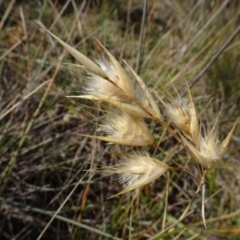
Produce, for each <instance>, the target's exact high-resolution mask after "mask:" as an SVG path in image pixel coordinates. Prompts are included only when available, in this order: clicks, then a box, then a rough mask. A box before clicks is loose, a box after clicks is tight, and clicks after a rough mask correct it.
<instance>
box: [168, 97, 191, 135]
mask: <svg viewBox="0 0 240 240" xmlns="http://www.w3.org/2000/svg"><path fill="white" fill-rule="evenodd" d="M165 115H166V117H167V119H168V121H170V122H171V123H172V124H173V125H174V126H175V127H176V128H178V129H179V130H181V131H183V132H185V133H187V134H190V132H189V131H190V115H189V104H188V100H187V99H178V100H176V101H175V102H172V103H171V104H170V103H169V104H166V108H165Z"/></svg>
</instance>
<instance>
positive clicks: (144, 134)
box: [98, 111, 153, 146]
mask: <svg viewBox="0 0 240 240" xmlns="http://www.w3.org/2000/svg"><path fill="white" fill-rule="evenodd" d="M100 129H101V130H102V131H103V132H104V133H106V135H107V136H106V137H105V136H103V137H98V138H99V139H101V140H104V141H107V142H110V143H117V144H123V145H131V146H146V145H150V144H152V143H153V136H152V134H151V132H150V131H149V129H148V127H147V125H146V123H145V122H144V120H143V118H141V117H138V116H134V115H131V114H128V113H126V112H123V111H114V112H112V113H109V114H107V115H106V116H105V120H104V121H103V124H102V125H101V127H100Z"/></svg>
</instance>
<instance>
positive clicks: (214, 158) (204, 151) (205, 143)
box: [181, 120, 238, 169]
mask: <svg viewBox="0 0 240 240" xmlns="http://www.w3.org/2000/svg"><path fill="white" fill-rule="evenodd" d="M237 122H238V120H237V121H236V122H235V124H234V125H233V127H232V129H231V130H230V132H229V134H228V136H227V137H226V138H225V139H224V140H223V141H222V142H221V141H220V140H219V136H218V132H217V130H216V129H215V128H214V129H212V130H207V131H205V133H204V135H203V136H202V137H200V139H199V145H198V146H199V148H196V147H195V146H194V145H193V144H192V143H190V142H189V140H187V139H186V138H185V137H183V136H181V138H182V140H183V143H184V144H185V146H186V148H187V150H188V151H189V153H190V154H191V155H192V157H193V159H194V160H195V161H196V162H197V163H198V164H200V165H202V166H203V167H204V168H205V169H210V168H212V167H213V166H214V165H215V164H216V163H217V162H219V161H220V160H221V158H222V156H223V154H224V153H225V151H226V148H227V146H228V144H229V142H230V139H231V137H232V134H233V132H234V129H235V127H236V125H237Z"/></svg>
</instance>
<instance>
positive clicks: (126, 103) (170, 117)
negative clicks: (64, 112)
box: [46, 30, 238, 224]
mask: <svg viewBox="0 0 240 240" xmlns="http://www.w3.org/2000/svg"><path fill="white" fill-rule="evenodd" d="M46 31H47V32H48V33H49V34H51V36H52V37H54V38H55V39H56V40H57V41H58V42H59V43H60V44H61V45H62V46H63V47H64V48H65V49H66V50H67V51H68V52H69V53H70V54H71V55H72V56H73V57H75V58H76V60H77V61H78V62H79V63H80V64H81V65H80V67H81V68H83V69H84V70H85V71H86V72H87V74H88V75H89V77H87V78H86V80H85V87H84V88H83V92H84V94H83V95H79V96H71V97H77V98H85V99H90V100H93V101H100V102H102V101H103V102H106V103H108V105H109V106H110V109H109V110H108V111H109V113H108V114H105V116H104V120H103V121H102V125H101V126H100V129H101V130H102V132H103V133H104V135H103V136H99V135H97V136H95V135H94V136H90V135H87V136H89V137H91V138H94V139H99V140H103V141H106V142H108V143H110V144H119V145H126V146H134V147H139V148H142V147H145V149H144V150H141V151H139V153H138V154H129V153H124V152H122V153H121V155H123V157H122V160H121V161H120V162H119V164H117V165H115V166H109V167H107V168H105V171H106V172H108V173H116V174H118V175H120V177H119V180H120V182H121V183H122V184H123V185H124V189H123V190H122V191H121V192H120V193H118V194H116V195H119V194H123V193H126V192H129V191H131V190H136V189H139V188H141V187H142V186H144V185H146V184H148V183H150V182H152V181H154V180H155V179H157V178H158V177H160V176H162V175H163V174H165V173H166V172H167V171H169V170H170V169H174V168H173V167H170V166H169V165H168V164H166V163H163V162H161V161H159V160H157V159H154V156H153V157H150V156H149V153H148V152H147V150H146V146H149V145H150V146H152V147H153V148H155V154H156V152H157V151H158V146H156V144H155V143H154V142H155V141H154V138H153V135H152V133H151V131H150V129H149V127H148V125H147V124H146V122H145V120H144V119H145V118H150V119H152V120H153V121H155V122H157V123H158V124H160V125H162V126H163V127H164V128H165V129H166V130H168V131H170V133H171V134H172V135H173V136H174V137H175V138H176V140H177V141H178V142H179V143H180V144H182V145H183V146H184V147H185V149H186V150H187V151H188V152H189V154H190V155H191V157H192V159H193V160H194V161H195V163H196V164H197V166H198V169H199V172H200V175H201V179H199V187H198V190H197V192H196V193H198V192H199V191H200V189H202V188H203V193H204V186H205V176H206V173H207V171H208V170H209V169H211V168H213V167H214V166H215V165H216V163H218V162H220V160H221V159H222V157H223V154H224V153H225V151H226V149H227V147H228V145H229V142H230V139H231V137H232V135H233V132H234V129H235V127H236V125H237V122H238V120H237V121H236V122H235V124H234V125H233V127H232V129H231V130H230V131H229V133H228V135H227V137H226V138H225V139H224V140H222V141H220V139H219V134H218V130H217V129H216V124H215V125H214V127H213V128H212V129H211V130H209V129H208V128H207V130H202V129H205V127H204V125H203V123H202V122H201V117H200V114H199V113H198V112H197V109H196V106H195V104H194V101H193V98H192V95H191V92H190V89H189V88H188V86H187V85H186V88H187V93H188V98H185V97H181V96H179V95H178V96H177V98H173V97H169V98H167V99H164V98H163V97H162V96H161V95H160V96H159V95H158V99H160V101H159V102H157V101H156V100H155V99H154V97H153V96H152V94H151V92H150V90H149V89H148V87H147V86H146V84H145V83H144V81H143V80H142V79H141V78H140V77H139V76H138V75H137V73H136V72H135V71H134V70H133V69H132V68H131V67H130V66H129V65H128V64H127V63H126V62H124V61H123V62H124V63H125V66H126V68H127V69H128V70H129V71H130V72H131V74H132V77H129V75H128V74H127V72H126V71H125V69H124V68H123V67H122V66H121V64H120V63H119V62H118V61H117V60H116V59H115V57H114V56H113V55H112V54H111V53H110V52H109V51H108V50H107V49H106V48H105V47H104V46H103V45H102V44H101V43H100V42H99V41H98V44H99V45H100V46H101V48H102V50H103V52H104V54H105V56H104V57H102V58H101V59H99V60H97V61H96V63H95V62H93V61H91V60H90V59H88V58H87V57H86V56H84V55H83V54H82V53H80V52H77V51H76V50H75V49H74V48H72V47H71V46H70V45H68V44H66V43H65V42H63V41H62V40H61V39H59V38H58V37H57V36H55V35H54V34H52V33H51V32H49V31H48V30H46ZM163 99H164V100H163ZM116 109H117V110H116ZM216 122H217V121H216ZM126 156H127V157H126ZM116 195H115V196H116ZM202 201H203V208H202V217H203V222H204V224H206V223H205V213H204V194H203V200H202ZM189 206H190V205H189ZM187 210H188V208H187V209H186V211H185V212H184V214H183V215H185V214H186V213H187ZM183 215H182V216H183Z"/></svg>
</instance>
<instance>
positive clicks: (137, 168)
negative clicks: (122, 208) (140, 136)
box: [112, 152, 169, 196]
mask: <svg viewBox="0 0 240 240" xmlns="http://www.w3.org/2000/svg"><path fill="white" fill-rule="evenodd" d="M167 170H169V166H168V165H167V164H166V163H163V162H161V161H159V160H157V159H155V158H151V157H150V156H149V154H148V153H146V152H139V153H133V154H127V155H125V156H124V157H123V159H122V161H121V163H120V164H118V165H115V166H114V168H113V171H112V173H116V174H118V175H119V181H120V182H121V183H122V184H123V185H124V186H125V188H124V189H123V190H122V191H121V192H120V193H118V194H117V195H119V194H123V193H126V192H129V191H132V190H134V189H138V188H140V187H142V186H144V185H146V184H148V183H150V182H153V181H154V180H156V179H157V178H159V177H160V176H162V175H163V174H164V173H165V172H166V171H167ZM115 196H116V195H115Z"/></svg>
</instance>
